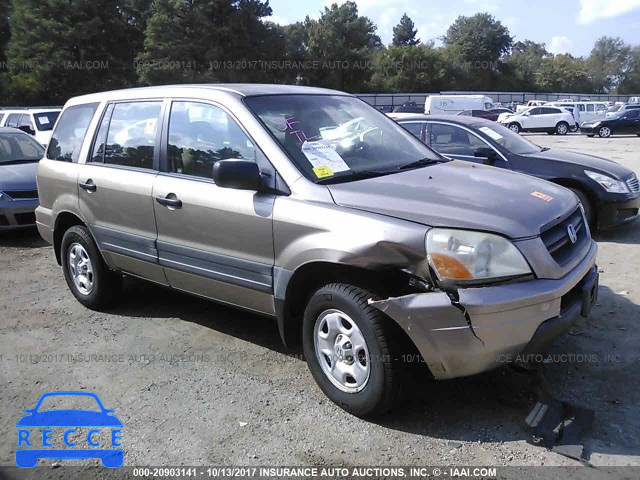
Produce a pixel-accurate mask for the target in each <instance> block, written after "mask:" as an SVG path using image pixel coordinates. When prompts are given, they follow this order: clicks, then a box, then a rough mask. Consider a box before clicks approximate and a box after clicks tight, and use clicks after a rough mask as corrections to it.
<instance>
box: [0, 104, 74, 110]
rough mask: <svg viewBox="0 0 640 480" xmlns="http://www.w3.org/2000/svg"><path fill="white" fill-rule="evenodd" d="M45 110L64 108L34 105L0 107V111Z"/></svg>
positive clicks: (60, 106)
mask: <svg viewBox="0 0 640 480" xmlns="http://www.w3.org/2000/svg"><path fill="white" fill-rule="evenodd" d="M45 108H62V105H34V106H32V107H11V106H8V107H4V106H0V110H42V109H45Z"/></svg>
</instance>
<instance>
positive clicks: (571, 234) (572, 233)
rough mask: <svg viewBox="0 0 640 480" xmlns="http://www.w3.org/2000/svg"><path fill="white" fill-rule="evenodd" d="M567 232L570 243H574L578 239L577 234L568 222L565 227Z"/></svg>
mask: <svg viewBox="0 0 640 480" xmlns="http://www.w3.org/2000/svg"><path fill="white" fill-rule="evenodd" d="M567 234H568V235H569V240H571V243H576V242H577V241H578V234H577V233H576V229H575V227H574V226H573V225H571V224H569V226H568V227H567Z"/></svg>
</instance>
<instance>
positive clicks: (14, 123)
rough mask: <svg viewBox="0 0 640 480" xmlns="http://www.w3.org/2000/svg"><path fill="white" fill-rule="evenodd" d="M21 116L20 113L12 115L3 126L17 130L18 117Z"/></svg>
mask: <svg viewBox="0 0 640 480" xmlns="http://www.w3.org/2000/svg"><path fill="white" fill-rule="evenodd" d="M21 116H22V114H21V113H12V114H10V115H9V116H8V117H7V123H6V125H5V127H13V128H18V125H19V124H20V117H21Z"/></svg>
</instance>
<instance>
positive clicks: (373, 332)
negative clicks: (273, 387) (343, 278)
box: [302, 283, 401, 417]
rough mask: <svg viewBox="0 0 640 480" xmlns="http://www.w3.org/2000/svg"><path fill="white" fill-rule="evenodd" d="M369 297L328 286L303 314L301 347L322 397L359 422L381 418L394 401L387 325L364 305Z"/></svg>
mask: <svg viewBox="0 0 640 480" xmlns="http://www.w3.org/2000/svg"><path fill="white" fill-rule="evenodd" d="M372 297H373V295H372V294H371V293H369V292H367V291H366V290H363V289H361V288H359V287H355V286H353V285H348V284H342V283H332V284H329V285H326V286H324V287H322V288H320V289H319V290H317V291H316V292H315V293H314V294H313V295H312V296H311V298H310V299H309V302H308V304H307V307H306V309H305V312H304V319H303V326H302V335H303V338H302V346H303V350H304V355H305V358H306V360H307V365H308V366H309V370H310V371H311V374H312V375H313V378H314V379H315V381H316V382H317V383H318V386H319V387H320V388H321V389H322V391H323V392H324V394H325V395H326V396H327V397H328V398H329V399H330V400H331V401H332V402H334V403H335V404H336V405H338V406H339V407H341V408H343V409H344V410H346V411H347V412H349V413H351V414H353V415H356V416H358V417H364V416H370V415H377V414H382V413H384V412H386V411H388V410H389V409H391V407H392V406H393V405H394V404H395V403H396V401H397V400H398V398H399V394H400V389H401V381H400V373H401V371H400V368H399V367H400V365H399V359H398V358H397V356H396V357H395V358H394V352H393V347H392V343H393V344H394V345H395V337H394V332H395V329H393V325H392V324H391V322H392V320H391V319H390V318H389V317H387V316H386V315H384V314H383V313H382V312H381V311H380V310H378V309H377V308H375V307H373V306H371V305H369V304H368V300H369V299H370V298H372Z"/></svg>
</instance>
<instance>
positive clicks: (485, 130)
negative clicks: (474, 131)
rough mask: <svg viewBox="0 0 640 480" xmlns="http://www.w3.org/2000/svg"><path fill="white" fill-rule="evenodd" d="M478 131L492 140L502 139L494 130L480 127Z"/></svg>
mask: <svg viewBox="0 0 640 480" xmlns="http://www.w3.org/2000/svg"><path fill="white" fill-rule="evenodd" d="M480 131H481V132H484V133H486V134H487V135H489V136H490V137H491V138H493V139H494V140H500V139H501V138H502V135H500V134H499V133H498V132H496V131H495V130H491V129H490V128H489V127H480Z"/></svg>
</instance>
